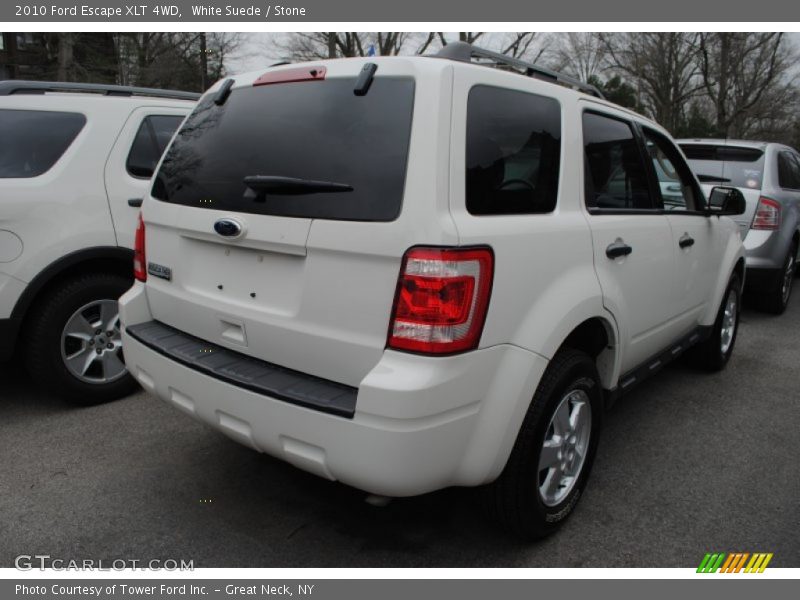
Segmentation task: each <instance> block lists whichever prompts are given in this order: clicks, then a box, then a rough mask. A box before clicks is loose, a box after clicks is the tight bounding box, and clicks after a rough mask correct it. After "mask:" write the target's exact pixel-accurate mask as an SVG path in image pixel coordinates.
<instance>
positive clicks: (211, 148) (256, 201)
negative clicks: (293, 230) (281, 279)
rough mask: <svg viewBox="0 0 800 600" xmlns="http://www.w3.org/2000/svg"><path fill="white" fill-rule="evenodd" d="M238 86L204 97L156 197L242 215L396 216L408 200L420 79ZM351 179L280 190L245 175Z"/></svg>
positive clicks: (170, 153) (166, 165)
mask: <svg viewBox="0 0 800 600" xmlns="http://www.w3.org/2000/svg"><path fill="white" fill-rule="evenodd" d="M355 83H356V79H355V78H335V79H328V80H324V81H303V82H293V83H279V84H272V85H265V86H256V87H245V88H237V89H234V90H233V91H232V93H231V95H230V96H229V97H228V99H227V100H226V101H225V103H224V104H223V105H222V106H218V105H216V104H215V103H214V101H213V97H212V96H207V97H206V98H204V99H203V100H202V101H201V103H200V104H199V105H198V107H197V108H196V109H195V111H194V112H193V113H192V114H191V115H190V116H189V118H188V119H187V120H186V122H185V124H184V125H183V127H181V129H180V130H179V132H178V134H177V135H176V137H175V139H174V141H173V143H172V145H171V146H170V147H169V149H168V150H167V153H166V155H165V157H164V160H163V162H162V164H161V167H160V169H159V171H158V173H157V175H156V178H155V181H154V183H153V191H152V194H153V196H154V197H155V198H157V199H159V200H163V201H165V202H171V203H176V204H182V205H186V206H195V207H200V208H213V209H220V210H226V211H231V212H240V213H254V214H262V215H276V216H287V217H305V218H314V219H335V220H354V221H391V220H394V219H395V218H397V216H398V215H399V213H400V207H401V203H402V199H403V189H404V185H405V176H406V163H407V159H408V145H409V137H410V134H411V118H412V112H413V104H414V81H413V79H411V78H404V77H396V78H395V77H376V78H375V80H374V82H373V83H372V86H371V87H370V88H369V92H368V93H367V94H366V95H364V96H356V95H355V94H354V93H353V89H354V87H355ZM258 176H261V177H266V178H270V177H271V178H292V179H300V180H305V181H308V182H326V183H334V184H344V186H348V187H349V188H351V189H350V190H345V191H341V190H337V191H330V190H328V189H324V188H323V189H317V190H313V191H307V190H306V189H303V188H302V187H297V188H295V189H283V190H279V191H275V190H270V189H268V188H259V186H255V187H256V189H254V188H253V187H251V186H248V185H246V184H245V182H244V179H245V178H246V177H258Z"/></svg>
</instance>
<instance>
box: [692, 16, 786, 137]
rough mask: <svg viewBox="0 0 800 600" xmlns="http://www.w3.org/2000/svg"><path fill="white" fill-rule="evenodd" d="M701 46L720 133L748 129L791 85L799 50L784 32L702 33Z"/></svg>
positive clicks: (707, 90)
mask: <svg viewBox="0 0 800 600" xmlns="http://www.w3.org/2000/svg"><path fill="white" fill-rule="evenodd" d="M697 49H698V57H699V61H698V62H699V69H700V75H701V79H702V85H703V87H704V90H705V93H706V94H707V95H708V97H709V99H710V100H711V102H712V103H713V105H714V112H715V115H716V129H717V135H720V136H725V137H729V136H741V135H743V134H745V133H746V132H747V130H748V127H749V125H750V124H751V123H752V122H754V121H758V120H760V119H763V118H764V117H767V116H769V114H770V112H771V111H772V110H773V108H774V107H775V99H776V96H778V97H780V96H781V95H785V94H786V93H788V92H789V91H790V90H789V85H790V84H789V82H787V76H788V71H789V68H790V66H791V63H792V61H793V60H795V59H796V54H795V53H794V52H792V51H791V50H790V48H789V46H788V45H787V44H786V43H784V34H783V33H738V32H737V33H730V32H727V33H726V32H718V33H717V32H714V33H701V34H698V43H697ZM780 88H783V92H781V90H780Z"/></svg>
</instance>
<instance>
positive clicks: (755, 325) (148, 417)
mask: <svg viewBox="0 0 800 600" xmlns="http://www.w3.org/2000/svg"><path fill="white" fill-rule="evenodd" d="M799 358H800V293H797V294H795V296H794V298H793V299H792V303H791V306H790V307H789V310H788V311H787V313H786V314H785V315H783V316H782V317H779V318H776V317H772V316H768V315H763V314H760V313H757V312H753V311H750V310H748V311H745V313H744V315H743V322H742V327H741V330H740V333H739V338H738V341H737V347H736V349H735V352H734V355H733V358H732V360H731V362H730V364H729V365H728V368H727V370H726V371H724V372H723V373H720V374H715V375H707V374H704V373H702V372H697V371H694V370H692V369H691V368H689V367H687V366H685V365H683V364H677V365H673V366H670V367H668V368H667V369H665V370H664V371H663V372H662V373H661V374H660V375H659V376H658V377H656V378H654V379H651V380H650V381H649V382H647V383H646V384H644V385H643V386H642V387H640V388H639V389H638V390H636V391H635V392H634V393H632V394H631V395H630V396H628V397H626V398H625V399H623V400H622V401H621V402H620V403H618V404H617V405H616V407H615V408H614V409H613V410H612V411H611V412H610V413H609V415H608V418H607V420H606V429H605V431H604V434H603V439H602V442H601V446H600V450H599V455H598V458H597V461H596V463H595V467H594V472H593V475H592V480H591V482H590V484H589V486H588V488H587V491H586V493H585V496H584V498H583V500H582V501H581V503H580V504H579V506H578V508H577V509H576V512H575V513H574V515H573V516H572V518H571V519H570V520H569V522H568V523H567V524H566V526H565V527H564V528H563V529H562V530H561V531H560V532H559V533H558V534H557V535H555V536H553V537H551V538H548V539H546V540H544V541H542V542H538V543H535V544H522V543H520V542H518V541H516V540H514V539H512V538H509V537H508V536H506V535H504V534H502V533H499V532H498V531H496V530H495V529H494V528H493V527H492V525H491V523H488V522H486V521H484V520H483V518H482V517H481V516H480V513H479V512H478V510H477V507H476V506H475V505H474V502H473V496H472V494H470V493H469V491H467V490H445V491H443V492H439V493H435V494H430V495H428V496H424V497H419V498H413V499H405V500H397V501H395V502H393V503H392V504H390V505H389V506H388V507H386V508H375V507H372V506H369V505H367V504H366V503H365V502H363V498H364V495H363V494H362V493H360V492H358V491H356V490H353V489H350V488H347V487H345V486H342V485H340V484H337V483H330V482H327V481H323V480H320V479H317V478H316V477H314V476H311V475H307V474H305V473H302V472H300V471H297V470H295V469H294V468H292V467H290V466H288V465H285V464H283V463H281V462H279V461H277V460H274V459H271V458H269V457H266V456H263V455H259V454H256V453H255V452H253V451H251V450H249V449H247V448H245V447H243V446H239V445H238V444H236V443H234V442H232V441H230V440H229V439H228V438H226V437H224V436H223V435H221V434H219V433H216V432H214V431H212V430H211V429H208V428H206V427H204V426H202V425H200V424H198V423H196V422H194V421H192V420H191V419H189V418H187V417H185V416H184V415H183V414H181V413H179V412H178V411H176V410H174V409H172V408H170V407H169V406H167V405H165V404H163V403H162V402H160V401H159V400H157V399H155V398H153V397H151V396H149V395H147V394H145V393H144V392H140V393H138V394H136V395H134V396H132V397H130V398H127V399H125V400H121V401H119V402H115V403H112V404H108V405H104V406H98V407H93V408H84V409H76V408H70V407H68V406H66V405H65V404H63V403H62V402H61V401H60V400H58V399H56V398H53V397H49V396H47V395H44V394H42V393H39V392H37V391H34V387H33V385H32V383H31V381H30V380H29V379H28V378H27V377H25V376H23V375H21V374H19V371H20V369H19V367H18V366H16V365H14V364H6V365H0V456H2V461H1V462H0V566H2V567H11V566H13V563H14V557H16V556H17V555H19V554H49V555H51V556H53V557H61V558H64V559H72V558H74V559H84V558H86V559H95V560H97V559H103V560H111V559H116V558H125V559H137V560H143V561H145V560H150V559H162V560H165V559H184V560H193V561H194V565H195V567H311V566H314V567H344V566H348V567H434V566H436V567H479V566H480V567H539V566H553V567H589V566H592V567H694V566H696V565H697V564H698V563H699V561H700V559H701V558H702V557H703V554H704V553H705V552H707V551H724V552H733V551H745V552H756V551H757V552H773V553H774V555H775V556H774V558H773V560H772V563H771V566H773V567H778V566H783V567H790V566H791V567H800V535H799V534H800V450H798V448H799V447H800V368H798V367H799V366H800V365H799V364H798V359H799Z"/></svg>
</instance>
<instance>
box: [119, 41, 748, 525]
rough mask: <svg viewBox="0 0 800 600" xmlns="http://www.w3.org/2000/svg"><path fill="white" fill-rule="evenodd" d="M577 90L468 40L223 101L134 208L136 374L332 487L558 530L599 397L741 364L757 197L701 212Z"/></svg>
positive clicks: (347, 65) (674, 163)
mask: <svg viewBox="0 0 800 600" xmlns="http://www.w3.org/2000/svg"><path fill="white" fill-rule="evenodd" d="M475 56H478V57H480V58H482V59H484V60H486V59H487V58H488V59H491V60H493V61H494V62H495V63H505V66H506V67H508V68H524V69H527V70H528V71H529V72H530V73H532V74H533V75H539V76H540V77H525V76H522V75H520V74H517V73H512V72H508V71H507V70H502V69H497V68H486V67H485V66H480V65H477V64H470V61H471V58H473V57H475ZM545 77H549V78H551V79H555V80H556V81H559V80H560V81H562V82H563V83H566V84H567V86H568V87H565V86H562V85H556V84H554V83H553V82H552V81H548V80H543V78H545ZM578 86H579V87H580V88H581V89H582V90H585V91H589V92H591V91H593V90H592V88H589V87H588V86H582V85H580V84H579V83H578V82H575V81H572V80H566V81H564V78H562V77H560V76H558V75H556V74H552V73H549V72H542V70H540V69H538V68H537V67H535V66H534V65H526V64H524V63H519V62H518V61H514V60H512V59H506V58H505V57H503V56H500V55H495V54H493V53H490V52H486V51H482V50H480V49H476V48H473V47H471V46H469V45H462V44H458V45H454V46H448V47H447V49H446V50H445V51H444V52H443V53H440V55H439V57H438V58H431V57H415V58H374V59H373V58H369V59H363V60H362V59H348V60H332V61H320V62H314V63H308V64H304V65H301V66H298V65H289V66H284V67H277V68H272V69H269V70H268V71H267V72H266V73H251V74H246V75H240V76H237V77H235V78H233V79H228V80H226V81H224V82H220V83H218V84H217V85H215V87H214V88H212V90H210V91H209V93H207V94H206V96H205V97H204V98H203V99H202V100H201V101H200V103H199V104H198V106H197V108H196V109H195V111H194V112H193V113H192V115H191V116H190V117H188V118H187V120H186V122H185V124H184V125H183V127H182V128H181V129H180V130H179V131H178V133H177V134H176V136H175V138H174V140H173V141H172V143H171V145H170V147H169V148H168V150H167V152H166V153H165V155H164V158H163V160H162V163H161V165H160V167H159V169H158V171H157V174H156V176H155V177H154V179H153V188H152V190H151V195H150V196H148V197H147V198H146V199H145V203H144V207H143V220H142V224H141V225H140V227H139V230H138V235H137V246H136V258H135V264H136V278H137V280H138V281H137V282H136V283H135V285H134V287H133V288H132V289H131V290H130V291H129V292H128V293H126V294H125V295H124V296H123V297H122V299H121V300H120V303H121V311H120V314H121V320H122V323H123V332H122V338H123V345H124V348H125V354H126V358H127V364H128V368H129V369H130V371H131V372H132V373H133V374H134V376H135V377H136V378H137V379H138V380H139V382H140V383H141V384H142V385H143V386H144V387H145V388H146V389H147V390H149V391H151V392H153V393H155V394H157V395H158V396H159V397H160V398H162V399H163V400H165V401H166V402H168V403H170V404H172V405H174V406H175V407H177V408H179V409H180V410H182V411H184V412H186V413H188V414H189V415H191V416H192V417H194V418H196V419H198V420H201V421H203V422H205V423H208V424H210V425H211V426H213V427H215V428H217V429H219V430H220V431H222V432H224V433H225V434H227V435H228V436H230V437H231V438H233V439H235V440H237V441H239V442H241V443H243V444H245V445H247V446H249V447H251V448H253V449H255V450H258V451H260V452H266V453H268V454H271V455H273V456H276V457H279V458H281V459H283V460H286V461H288V462H290V463H292V464H294V465H296V466H298V467H300V468H302V469H305V470H307V471H310V472H311V473H315V474H317V475H319V476H321V477H324V478H327V479H330V480H339V481H341V482H344V483H346V484H349V485H351V486H355V487H357V488H361V489H363V490H366V491H368V492H370V493H372V494H376V495H383V496H409V495H416V494H423V493H425V492H429V491H432V490H436V489H439V488H442V487H446V486H481V485H486V486H487V492H486V493H487V495H488V497H489V499H490V501H489V503H488V504H489V505H490V506H491V507H492V509H493V511H494V512H495V513H496V515H497V517H498V518H499V519H500V520H501V522H503V523H504V524H505V525H506V526H508V527H510V528H511V529H513V530H514V531H516V532H518V533H521V534H523V535H526V536H530V537H536V536H541V535H544V534H546V533H549V532H550V531H552V530H553V529H555V528H556V527H557V526H558V524H559V523H560V522H562V521H563V520H564V518H566V517H567V515H568V514H569V513H570V512H571V510H572V508H573V507H574V505H575V503H576V502H577V500H578V498H579V496H580V494H581V492H582V490H583V487H584V484H585V482H586V479H587V477H588V474H589V470H590V467H591V464H592V460H593V458H594V455H595V452H596V448H597V442H598V440H599V434H600V426H601V422H602V414H603V410H604V407H605V405H606V403H607V402H608V401H610V400H612V399H613V398H615V397H616V396H618V395H619V394H620V393H622V392H625V391H627V390H629V389H630V388H631V387H632V386H633V385H634V384H635V383H637V382H639V381H640V380H642V379H644V378H645V377H647V376H648V375H650V374H652V373H654V372H656V371H658V370H659V369H660V368H661V366H663V365H664V364H665V363H667V362H668V361H670V360H671V359H673V358H674V357H676V356H678V355H680V354H682V353H683V352H684V351H685V350H688V349H690V348H692V347H693V346H694V348H692V349H693V350H694V352H695V355H694V359H693V360H695V361H696V362H697V363H698V364H700V365H702V366H704V367H708V368H711V369H719V368H722V367H723V366H724V365H725V363H726V361H727V360H728V358H729V356H730V354H731V351H732V349H733V345H734V340H735V336H736V328H737V324H738V316H739V295H740V290H741V284H742V278H743V270H744V254H743V250H742V242H741V238H740V235H739V230H738V228H737V226H736V224H735V223H734V222H733V221H732V220H731V219H729V218H727V217H724V216H721V215H722V214H730V213H736V212H737V211H741V210H743V209H744V200H743V198H742V196H741V193H740V192H738V191H737V190H732V189H728V188H719V189H717V190H716V191H715V193H714V195H713V202H714V203H717V204H719V206H718V207H716V208H709V207H706V205H705V200H704V196H703V193H702V191H701V189H700V186H699V184H698V183H697V181H696V180H695V178H694V176H693V175H692V173H691V171H690V170H689V168H688V166H687V165H686V162H685V160H684V159H683V156H682V155H681V153H680V151H679V150H678V149H677V148H676V146H675V145H674V144H673V142H672V141H671V140H670V138H669V136H668V135H667V133H666V132H665V131H664V130H663V129H662V128H660V127H659V126H658V125H656V124H655V123H652V122H651V121H648V120H647V119H645V118H643V117H640V116H638V115H636V114H634V113H632V112H629V111H627V110H624V109H622V108H620V107H618V106H615V105H613V104H611V103H609V102H606V101H604V100H602V99H600V98H598V97H593V96H592V95H590V94H587V93H584V92H583V91H576V90H574V89H569V88H570V87H578ZM656 164H658V165H659V168H661V169H662V170H666V172H667V173H671V174H672V175H673V176H674V178H675V181H677V182H678V183H679V191H680V198H681V199H682V202H683V205H682V206H678V202H679V201H678V199H677V198H673V199H671V201H670V202H671V206H670V208H671V210H667V209H666V208H665V207H664V202H663V199H662V194H661V188H660V186H659V183H658V178H657V175H656V168H655V165H656Z"/></svg>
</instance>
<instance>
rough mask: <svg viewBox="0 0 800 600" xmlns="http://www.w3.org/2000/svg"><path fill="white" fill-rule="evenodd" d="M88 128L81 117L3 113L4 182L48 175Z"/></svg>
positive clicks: (0, 154) (0, 155) (0, 160)
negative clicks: (11, 179)
mask: <svg viewBox="0 0 800 600" xmlns="http://www.w3.org/2000/svg"><path fill="white" fill-rule="evenodd" d="M85 124H86V117H85V116H83V115H82V114H80V113H66V112H52V111H42V110H0V140H2V142H0V178H12V177H20V178H29V177H38V176H39V175H42V174H43V173H46V172H47V171H49V170H50V168H51V167H52V166H53V165H54V164H56V162H58V159H59V158H61V156H62V155H63V154H64V152H66V150H67V148H69V146H70V144H72V142H73V141H74V140H75V138H76V137H77V135H78V133H80V131H81V129H83V126H84V125H85Z"/></svg>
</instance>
